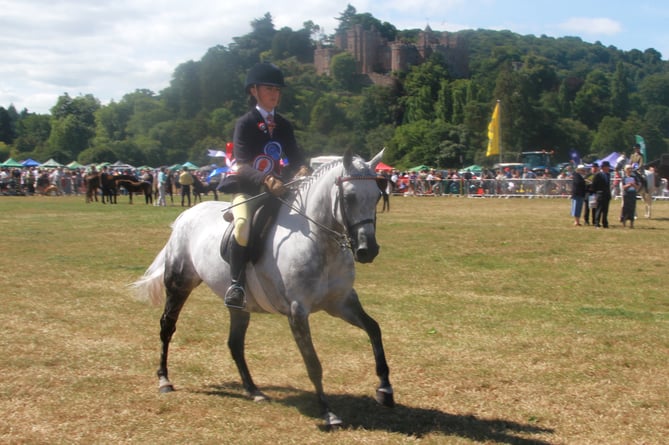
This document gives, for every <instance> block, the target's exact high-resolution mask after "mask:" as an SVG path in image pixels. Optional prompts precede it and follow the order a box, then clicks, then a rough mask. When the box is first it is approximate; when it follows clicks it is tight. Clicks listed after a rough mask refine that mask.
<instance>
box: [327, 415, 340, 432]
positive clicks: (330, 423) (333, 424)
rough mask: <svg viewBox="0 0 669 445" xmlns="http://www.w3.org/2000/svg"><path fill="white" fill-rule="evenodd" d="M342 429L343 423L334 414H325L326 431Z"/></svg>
mask: <svg viewBox="0 0 669 445" xmlns="http://www.w3.org/2000/svg"><path fill="white" fill-rule="evenodd" d="M343 427H344V422H343V421H342V420H341V419H340V418H339V417H337V416H336V415H335V414H334V413H331V412H328V413H326V414H325V428H326V429H327V430H328V431H336V430H339V429H341V428H343Z"/></svg>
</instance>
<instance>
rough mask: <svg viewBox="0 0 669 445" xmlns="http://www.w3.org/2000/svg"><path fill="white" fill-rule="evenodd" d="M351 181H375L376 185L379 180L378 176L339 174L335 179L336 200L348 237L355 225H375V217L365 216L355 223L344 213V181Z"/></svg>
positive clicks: (350, 236)
mask: <svg viewBox="0 0 669 445" xmlns="http://www.w3.org/2000/svg"><path fill="white" fill-rule="evenodd" d="M352 181H376V182H377V185H378V182H379V178H378V177H377V176H373V175H360V176H339V177H338V178H337V179H336V180H335V185H337V189H338V192H339V193H338V194H337V195H338V197H339V199H338V202H339V208H340V211H341V217H342V220H343V222H344V226H345V228H346V231H347V232H348V237H349V239H350V238H352V234H353V230H355V229H356V228H357V227H359V226H362V225H365V224H374V227H376V218H366V219H363V220H361V221H357V222H355V223H351V222H350V221H349V218H348V215H347V214H346V206H345V205H344V204H345V203H344V183H345V182H352Z"/></svg>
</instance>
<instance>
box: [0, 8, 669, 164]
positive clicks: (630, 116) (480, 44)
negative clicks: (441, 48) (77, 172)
mask: <svg viewBox="0 0 669 445" xmlns="http://www.w3.org/2000/svg"><path fill="white" fill-rule="evenodd" d="M339 22H340V26H339V28H338V29H337V30H336V32H343V31H345V30H346V29H348V28H350V27H351V26H353V25H356V24H359V25H362V26H363V27H365V28H366V29H377V30H381V31H382V33H383V35H384V36H386V37H388V38H393V39H397V40H402V41H406V42H411V41H412V39H415V38H416V36H417V35H418V34H419V33H420V31H422V30H397V29H396V28H395V27H394V26H393V25H391V24H388V23H381V22H380V21H379V20H377V19H375V18H374V17H373V16H371V15H370V14H358V13H357V12H356V11H355V9H354V8H352V7H350V6H349V7H348V8H347V9H346V10H345V11H344V12H343V13H342V14H341V16H340V17H339ZM452 34H453V35H454V36H455V37H456V38H457V41H458V43H459V44H462V46H464V47H465V48H466V62H467V68H468V69H467V75H466V76H461V77H456V76H455V75H453V74H452V73H451V72H449V65H448V63H447V61H446V59H445V58H444V57H443V55H441V54H439V53H435V54H433V55H432V56H431V57H429V58H428V59H427V60H426V61H424V63H421V64H419V65H414V66H411V67H410V68H409V69H407V70H406V71H402V72H386V73H378V74H379V76H378V77H380V78H383V79H385V80H386V81H387V82H385V83H384V84H383V85H381V84H373V83H371V82H370V77H369V76H363V75H360V74H359V73H356V61H355V60H354V59H353V56H352V55H351V54H349V53H346V52H342V53H340V54H337V55H336V56H335V57H333V58H332V63H331V67H330V72H331V75H330V76H326V75H317V74H316V70H315V68H314V63H313V60H314V59H313V55H314V50H315V49H316V47H317V45H320V46H321V47H328V46H332V45H333V42H334V35H332V36H324V35H320V34H319V27H318V25H316V24H314V23H313V22H305V23H304V27H303V29H299V30H292V29H290V28H282V29H278V30H277V29H276V28H275V27H274V24H273V22H272V17H271V16H270V15H269V14H266V15H265V16H264V17H262V18H259V19H256V20H254V21H253V22H252V23H251V32H250V33H248V34H246V35H244V36H240V37H236V38H234V39H233V40H234V41H233V42H232V43H231V44H229V45H227V46H223V45H219V46H215V47H212V48H209V49H208V50H206V52H205V53H204V55H203V56H202V58H201V59H200V60H198V61H186V62H184V63H182V64H181V65H179V66H178V67H176V69H175V70H174V74H173V77H172V81H171V83H170V86H169V87H168V88H166V89H164V90H163V91H160V92H153V91H149V90H136V91H134V92H129V93H128V94H126V95H125V96H124V97H123V98H122V99H121V100H120V101H118V102H112V103H110V104H107V105H102V104H101V103H100V101H99V100H98V99H97V98H95V97H94V96H92V95H82V96H77V97H71V96H70V95H68V94H64V95H63V96H61V97H60V98H59V99H58V101H57V103H56V104H54V106H53V108H52V109H51V113H50V114H48V115H41V114H34V113H29V112H27V111H26V110H23V111H20V112H19V111H17V110H16V109H15V108H14V107H13V106H12V105H11V104H10V105H9V106H8V107H7V108H4V107H0V157H2V158H3V159H5V158H7V157H9V156H11V157H13V158H14V159H26V158H33V159H38V160H42V161H44V160H46V159H49V158H55V159H56V160H58V161H60V162H65V163H66V162H69V161H72V160H77V161H79V162H81V163H84V164H85V163H90V162H102V161H115V160H117V159H121V160H123V161H125V162H128V163H130V164H134V165H143V164H148V165H156V166H158V165H169V164H172V163H177V162H184V161H186V160H190V161H192V162H194V163H196V164H198V165H199V164H204V163H206V162H207V161H208V158H207V149H222V148H223V147H225V144H226V142H228V141H230V140H231V139H232V131H233V127H234V121H235V119H236V117H237V116H239V115H241V114H242V113H243V112H245V111H246V109H247V104H246V103H247V102H246V97H245V95H244V91H243V82H244V77H245V73H246V71H247V70H248V68H249V67H251V66H252V65H253V64H255V63H257V62H258V61H260V60H268V61H272V62H274V63H276V64H277V65H279V66H280V67H281V68H282V69H283V70H284V73H285V74H286V81H287V83H288V87H287V88H286V89H285V90H284V95H283V99H282V104H281V110H280V111H281V113H282V114H284V115H286V116H287V117H288V118H289V119H291V120H292V121H293V123H294V125H295V127H296V130H297V137H298V141H299V142H300V144H301V145H302V146H303V148H304V149H305V150H306V151H307V152H308V153H309V154H310V155H314V156H315V155H321V154H339V153H342V152H343V150H344V149H345V148H346V147H352V148H353V149H354V150H355V151H356V152H357V153H359V154H361V155H363V156H364V157H369V156H370V155H372V154H374V153H376V152H377V151H378V150H379V149H380V148H381V147H384V146H385V147H387V148H388V149H387V152H386V158H385V159H384V161H386V162H387V163H390V164H392V165H396V166H399V167H408V166H411V165H418V164H426V165H431V166H434V167H441V168H447V167H460V166H462V165H467V164H470V163H479V164H484V165H486V164H487V165H490V164H492V163H493V162H497V161H498V160H499V158H497V157H495V159H492V158H488V159H486V157H485V150H486V144H487V125H488V122H489V120H490V116H491V113H492V110H493V107H494V105H495V103H496V101H497V100H500V101H501V104H502V118H501V122H502V133H503V136H502V141H503V142H502V144H503V153H504V158H505V159H504V160H505V161H515V160H516V157H517V154H518V153H519V152H520V151H525V150H537V149H546V150H554V151H555V153H556V161H566V160H568V158H569V152H570V151H571V150H577V151H578V152H579V154H580V155H581V156H582V157H583V158H585V159H586V160H587V159H589V158H590V159H592V158H596V157H600V156H602V155H605V154H608V153H610V152H611V151H614V150H616V151H623V150H626V151H628V152H629V149H630V147H631V145H632V144H633V143H634V135H636V134H639V135H642V136H643V137H644V138H645V140H646V144H647V150H648V158H649V160H653V159H656V158H658V157H659V156H660V154H662V153H666V152H668V151H669V149H668V147H669V145H668V144H669V62H666V61H663V60H662V55H661V54H660V53H659V52H657V51H655V50H653V49H648V50H645V51H643V52H642V51H640V50H632V51H622V50H619V49H617V48H615V47H611V46H609V47H606V46H604V45H602V44H601V43H594V44H591V43H586V42H583V41H582V40H581V39H579V38H575V37H566V38H551V37H546V36H540V37H537V36H532V35H529V36H523V35H519V34H516V33H513V32H511V31H490V30H467V31H460V32H457V33H452ZM374 77H377V76H374Z"/></svg>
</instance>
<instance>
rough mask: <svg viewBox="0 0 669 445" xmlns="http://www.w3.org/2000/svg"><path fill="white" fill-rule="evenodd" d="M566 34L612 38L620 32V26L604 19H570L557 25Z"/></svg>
mask: <svg viewBox="0 0 669 445" xmlns="http://www.w3.org/2000/svg"><path fill="white" fill-rule="evenodd" d="M558 28H559V29H561V30H563V31H566V32H568V33H573V34H575V35H585V36H613V35H616V34H619V33H620V32H622V30H623V27H622V25H621V24H620V23H619V22H617V21H616V20H612V19H609V18H605V17H572V18H570V19H568V20H567V21H565V22H562V23H560V24H559V25H558Z"/></svg>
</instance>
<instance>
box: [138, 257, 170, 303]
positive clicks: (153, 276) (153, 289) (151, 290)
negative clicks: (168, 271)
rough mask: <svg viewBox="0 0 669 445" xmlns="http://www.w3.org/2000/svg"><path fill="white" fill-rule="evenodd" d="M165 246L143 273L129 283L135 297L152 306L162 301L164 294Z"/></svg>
mask: <svg viewBox="0 0 669 445" xmlns="http://www.w3.org/2000/svg"><path fill="white" fill-rule="evenodd" d="M166 250H167V246H165V247H163V249H162V250H161V251H160V253H159V254H158V255H157V256H156V258H155V259H154V260H153V263H151V265H150V266H149V268H148V269H146V272H144V275H142V277H141V278H140V279H139V280H137V281H135V282H134V283H132V284H130V286H131V287H132V288H133V291H134V294H135V298H137V299H138V300H140V301H145V302H150V303H151V304H153V305H154V306H158V305H160V304H162V303H163V301H164V296H165V284H164V282H163V276H164V275H165V252H166Z"/></svg>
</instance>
